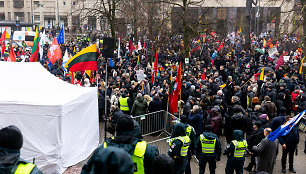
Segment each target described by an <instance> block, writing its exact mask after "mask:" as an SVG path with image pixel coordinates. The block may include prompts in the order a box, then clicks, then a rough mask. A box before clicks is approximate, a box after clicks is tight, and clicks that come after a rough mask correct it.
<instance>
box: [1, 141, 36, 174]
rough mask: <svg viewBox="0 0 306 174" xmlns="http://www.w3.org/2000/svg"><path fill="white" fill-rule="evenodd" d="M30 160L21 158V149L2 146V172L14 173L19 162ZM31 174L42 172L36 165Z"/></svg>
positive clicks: (2, 173)
mask: <svg viewBox="0 0 306 174" xmlns="http://www.w3.org/2000/svg"><path fill="white" fill-rule="evenodd" d="M27 163H28V162H27V161H25V160H23V159H21V158H20V150H15V149H8V148H2V147H0V174H14V172H15V171H16V169H17V167H18V165H19V164H27ZM30 174H42V172H41V171H40V170H39V169H38V168H37V167H36V166H35V167H34V168H33V170H32V171H31V173H30Z"/></svg>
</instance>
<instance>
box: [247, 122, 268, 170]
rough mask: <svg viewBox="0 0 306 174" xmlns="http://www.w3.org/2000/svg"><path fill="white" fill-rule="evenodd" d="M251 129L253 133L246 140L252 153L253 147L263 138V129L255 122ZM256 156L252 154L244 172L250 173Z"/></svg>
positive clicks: (259, 123)
mask: <svg viewBox="0 0 306 174" xmlns="http://www.w3.org/2000/svg"><path fill="white" fill-rule="evenodd" d="M253 129H254V132H253V133H252V134H251V135H250V136H249V137H248V138H247V142H248V144H249V147H250V151H251V152H253V151H252V150H253V149H252V148H253V146H256V145H257V144H258V143H260V141H261V140H262V139H263V138H265V136H264V129H263V128H262V124H261V122H260V121H256V122H255V123H254V125H253ZM256 156H257V155H256V154H252V156H251V161H250V163H249V165H248V166H247V167H245V168H244V169H245V170H246V171H248V172H252V170H253V167H254V166H255V165H256V160H255V157H256Z"/></svg>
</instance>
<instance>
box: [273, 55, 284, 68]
mask: <svg viewBox="0 0 306 174" xmlns="http://www.w3.org/2000/svg"><path fill="white" fill-rule="evenodd" d="M281 65H284V54H282V55H281V56H280V57H279V58H278V60H277V62H276V64H275V70H278V67H280V66H281Z"/></svg>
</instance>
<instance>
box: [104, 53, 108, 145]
mask: <svg viewBox="0 0 306 174" xmlns="http://www.w3.org/2000/svg"><path fill="white" fill-rule="evenodd" d="M105 59H106V64H105V89H104V90H105V97H104V98H105V125H104V140H106V123H107V99H106V98H107V97H106V96H107V58H105Z"/></svg>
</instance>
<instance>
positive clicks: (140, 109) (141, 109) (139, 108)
mask: <svg viewBox="0 0 306 174" xmlns="http://www.w3.org/2000/svg"><path fill="white" fill-rule="evenodd" d="M147 109H148V104H147V102H146V101H145V100H144V98H143V97H137V98H136V100H135V102H134V104H133V107H132V111H131V114H132V115H134V116H138V115H144V114H146V113H147Z"/></svg>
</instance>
